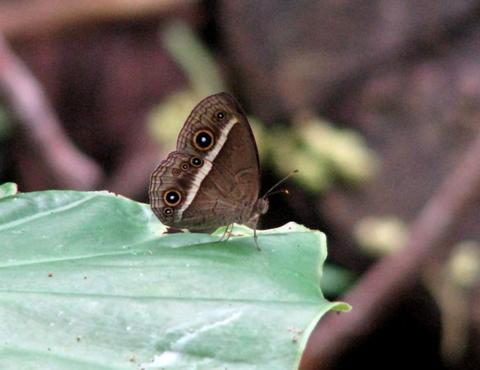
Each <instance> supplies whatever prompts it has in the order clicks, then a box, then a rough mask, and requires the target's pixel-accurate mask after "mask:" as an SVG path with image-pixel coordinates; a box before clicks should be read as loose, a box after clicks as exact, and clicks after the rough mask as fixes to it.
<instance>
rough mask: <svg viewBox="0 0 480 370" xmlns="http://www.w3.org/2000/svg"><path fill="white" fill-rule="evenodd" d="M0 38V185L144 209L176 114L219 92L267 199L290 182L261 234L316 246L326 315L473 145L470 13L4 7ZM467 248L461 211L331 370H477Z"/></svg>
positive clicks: (139, 5)
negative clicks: (249, 147) (253, 156)
mask: <svg viewBox="0 0 480 370" xmlns="http://www.w3.org/2000/svg"><path fill="white" fill-rule="evenodd" d="M0 37H1V38H4V41H1V39H0V41H1V42H0V46H1V47H0V183H2V182H6V181H12V182H16V183H17V184H18V186H19V190H20V191H24V192H25V191H36V190H44V189H62V188H68V189H79V190H96V189H107V190H110V191H112V192H116V193H119V194H122V195H124V196H127V197H130V198H133V199H136V200H138V201H143V202H147V201H148V199H147V190H148V181H149V175H150V172H151V171H152V170H153V169H154V168H155V166H156V165H157V164H158V163H159V162H160V160H161V159H162V158H163V157H164V156H165V154H166V153H168V152H169V151H171V150H173V148H174V147H175V142H176V135H177V133H178V131H179V129H180V127H181V125H182V124H183V122H184V120H185V118H186V116H187V115H188V113H189V112H190V110H191V109H192V108H193V106H194V105H195V104H196V103H197V102H198V101H199V100H200V99H202V98H203V97H205V96H207V95H209V94H211V93H215V92H218V91H221V90H225V91H229V92H231V93H232V94H234V95H235V96H236V97H237V99H238V100H239V101H240V103H241V104H242V106H243V107H244V109H245V110H246V112H247V113H248V114H249V115H250V116H251V123H252V126H253V127H254V131H255V135H256V137H257V142H258V145H259V151H260V156H261V159H262V166H263V187H264V189H268V188H269V187H270V186H271V185H272V184H273V183H275V182H276V181H277V180H278V179H279V178H281V177H282V176H285V175H286V174H288V173H289V172H290V171H291V170H293V169H299V170H300V173H299V174H298V175H296V176H294V177H293V178H292V179H291V180H289V182H288V184H287V187H288V189H289V192H290V195H288V196H281V195H278V196H275V197H273V198H272V199H271V203H272V205H271V208H270V211H269V213H268V214H267V215H265V216H264V218H263V223H262V226H263V227H264V228H268V227H276V226H280V225H282V224H283V223H285V222H288V221H296V222H298V223H301V224H305V225H307V226H308V227H311V228H315V229H320V230H322V231H323V232H325V233H326V234H327V236H328V240H329V244H328V248H329V258H328V265H327V267H326V272H325V276H324V282H323V284H324V289H325V293H326V295H327V296H328V297H329V298H330V299H335V298H337V297H339V296H341V295H342V294H344V293H345V292H346V291H348V289H351V288H352V287H354V286H355V283H356V282H357V281H358V279H361V278H362V276H363V274H364V273H365V272H366V271H368V269H369V268H370V267H371V266H372V265H373V264H374V263H375V262H376V261H379V260H380V259H381V258H382V257H384V256H386V255H388V254H390V253H394V252H395V251H398V250H399V249H401V248H402V247H403V245H404V244H405V243H406V240H408V235H409V230H410V227H411V225H412V223H414V222H415V219H416V218H417V216H418V214H419V212H420V211H421V209H422V208H423V207H424V206H425V205H426V204H427V203H428V202H429V199H430V198H431V196H432V194H433V193H434V192H435V191H436V190H437V188H438V186H439V184H440V183H441V182H442V181H443V180H444V179H446V178H448V176H449V174H451V173H452V171H453V170H454V169H455V167H456V166H457V165H458V164H459V162H460V161H461V160H462V155H463V153H464V152H465V151H466V150H467V148H468V147H469V144H470V143H471V142H472V140H473V138H474V137H475V136H476V135H477V134H478V132H479V127H480V123H479V118H480V2H479V1H473V0H457V1H435V0H420V1H418V0H417V1H413V0H406V1H398V0H374V1H353V0H340V1H333V0H326V1H312V0H301V1H293V0H289V1H285V0H283V1H280V0H261V1H254V0H243V1H228V0H224V1H222V0H216V1H214V0H206V1H187V0H177V1H168V0H157V1H153V0H137V1H135V2H130V3H129V2H125V1H121V0H108V1H93V0H86V1H73V0H63V1H60V0H21V1H13V0H1V1H0ZM478 165H479V166H480V158H479V159H478ZM479 238H480V202H479V201H478V197H477V198H476V200H475V201H474V202H471V203H470V204H468V206H467V207H466V209H465V212H463V215H462V217H461V219H459V220H458V222H457V223H456V226H455V227H454V228H452V229H451V230H449V232H448V233H447V237H446V238H444V240H442V243H441V245H439V246H436V247H435V252H434V253H433V252H432V253H430V254H429V257H428V260H425V261H423V262H422V269H421V271H420V272H419V273H418V276H415V282H414V284H413V285H412V286H411V287H410V288H409V289H408V291H406V292H405V293H403V292H402V293H401V294H400V293H399V294H398V296H397V297H395V299H394V300H393V301H392V302H388V304H386V305H385V307H384V310H385V311H386V312H387V313H386V314H385V315H384V319H382V320H378V323H377V324H376V325H375V328H374V330H371V332H370V333H369V334H368V335H360V336H358V338H357V339H356V340H355V341H354V345H353V346H346V347H345V348H342V349H341V350H340V351H339V352H340V357H339V359H338V360H337V361H336V362H335V363H336V365H335V366H334V368H336V369H351V368H353V367H354V366H355V367H356V368H357V367H359V366H366V367H370V368H382V369H384V368H397V367H398V368H406V367H407V366H409V367H410V366H416V367H419V368H424V369H452V370H453V369H478V368H480V365H479V364H480V295H479V289H478V286H479V285H478V284H479V278H480V242H479ZM365 294H369V292H366V293H365ZM354 309H355V308H354ZM342 315H348V314H342ZM317 340H319V339H318V338H316V337H312V341H313V342H311V343H309V346H308V348H307V351H306V353H305V358H307V359H308V361H307V360H306V361H304V368H305V369H316V368H318V369H320V368H322V364H321V363H316V357H315V349H316V343H315V341H317ZM318 345H320V343H319V344H318Z"/></svg>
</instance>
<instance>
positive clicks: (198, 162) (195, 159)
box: [190, 157, 203, 167]
mask: <svg viewBox="0 0 480 370" xmlns="http://www.w3.org/2000/svg"><path fill="white" fill-rule="evenodd" d="M190 163H191V165H192V166H193V167H200V166H202V164H203V160H202V159H200V158H198V157H193V158H192V159H190Z"/></svg>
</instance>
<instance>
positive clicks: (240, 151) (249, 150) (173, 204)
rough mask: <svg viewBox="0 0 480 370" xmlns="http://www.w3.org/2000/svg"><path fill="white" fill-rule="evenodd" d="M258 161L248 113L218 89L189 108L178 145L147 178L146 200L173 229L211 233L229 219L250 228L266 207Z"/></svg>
mask: <svg viewBox="0 0 480 370" xmlns="http://www.w3.org/2000/svg"><path fill="white" fill-rule="evenodd" d="M259 192H260V163H259V159H258V150H257V145H256V143H255V138H254V137H253V133H252V129H251V128H250V124H249V123H248V120H247V117H246V116H245V114H244V113H243V111H242V109H241V108H240V106H239V105H238V103H237V102H236V101H235V99H234V98H233V97H232V96H231V95H229V94H227V93H219V94H216V95H212V96H209V97H207V98H205V99H203V100H202V101H201V102H200V103H199V104H198V105H197V106H196V107H195V108H194V109H193V110H192V112H191V113H190V115H189V117H188V118H187V120H186V122H185V124H184V125H183V128H182V130H181V131H180V134H179V135H178V139H177V148H176V150H175V151H174V152H171V153H170V154H169V155H168V157H167V159H165V160H164V161H162V162H161V163H160V165H159V166H158V167H157V168H156V169H155V171H154V172H153V173H152V176H151V178H150V189H149V196H150V205H151V207H152V210H153V212H154V213H155V215H156V216H157V217H158V218H159V219H160V221H161V222H162V223H163V224H165V225H167V226H169V227H170V228H173V229H188V230H190V231H196V232H211V231H213V230H215V229H216V228H218V227H220V226H225V225H227V230H228V228H229V227H230V226H232V225H233V223H239V224H244V225H247V226H249V227H252V228H254V237H255V243H256V245H257V248H258V243H257V240H256V226H257V223H258V220H259V218H260V216H261V215H262V214H265V213H266V212H267V210H268V199H267V198H266V197H267V195H268V193H267V194H266V195H265V196H263V197H259Z"/></svg>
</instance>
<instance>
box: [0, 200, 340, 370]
mask: <svg viewBox="0 0 480 370" xmlns="http://www.w3.org/2000/svg"><path fill="white" fill-rule="evenodd" d="M163 231H164V227H163V226H162V225H161V224H160V223H159V222H158V221H157V220H156V218H155V217H154V215H153V214H152V212H151V211H150V209H149V207H148V206H147V205H144V204H140V203H137V202H133V201H131V200H128V199H126V198H122V197H118V196H114V195H112V194H110V193H106V192H90V193H82V192H74V191H46V192H38V193H23V194H19V195H15V196H11V197H8V198H3V199H1V200H0V358H1V368H2V369H27V368H28V369H49V370H50V369H75V370H77V369H139V368H145V369H192V368H195V369H224V368H228V369H289V368H291V369H293V368H295V367H296V366H297V364H298V361H299V358H300V355H301V352H302V351H303V348H304V345H305V342H306V340H307V338H308V336H309V334H310V331H311V329H312V328H313V327H314V325H315V323H316V321H317V320H318V319H319V317H321V316H322V315H323V314H324V313H325V312H327V311H328V310H331V309H335V310H348V308H349V306H348V305H346V304H344V303H332V302H328V301H326V300H325V299H324V298H323V296H322V294H321V292H320V289H319V279H320V274H321V273H320V268H321V265H322V263H323V261H324V259H325V256H326V248H325V237H324V235H323V234H322V233H320V232H317V231H310V230H308V229H306V228H304V227H302V226H299V225H296V224H293V223H290V224H287V225H285V226H283V227H281V228H279V229H274V230H268V231H264V232H260V235H259V239H258V241H259V244H260V246H261V248H262V251H261V252H258V251H257V250H256V249H255V245H254V243H253V239H252V237H251V230H250V229H247V228H244V227H236V228H235V229H234V234H235V235H234V236H232V237H231V238H230V239H229V240H228V241H224V242H218V241H217V240H218V236H216V235H207V234H190V233H185V234H168V235H162V232H163Z"/></svg>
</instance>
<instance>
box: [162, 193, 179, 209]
mask: <svg viewBox="0 0 480 370" xmlns="http://www.w3.org/2000/svg"><path fill="white" fill-rule="evenodd" d="M181 200H182V194H180V192H179V191H178V190H167V191H166V192H165V193H163V201H164V202H165V204H166V205H167V206H169V207H175V206H176V205H178V203H180V201H181ZM166 209H168V208H166ZM164 212H165V211H164Z"/></svg>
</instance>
